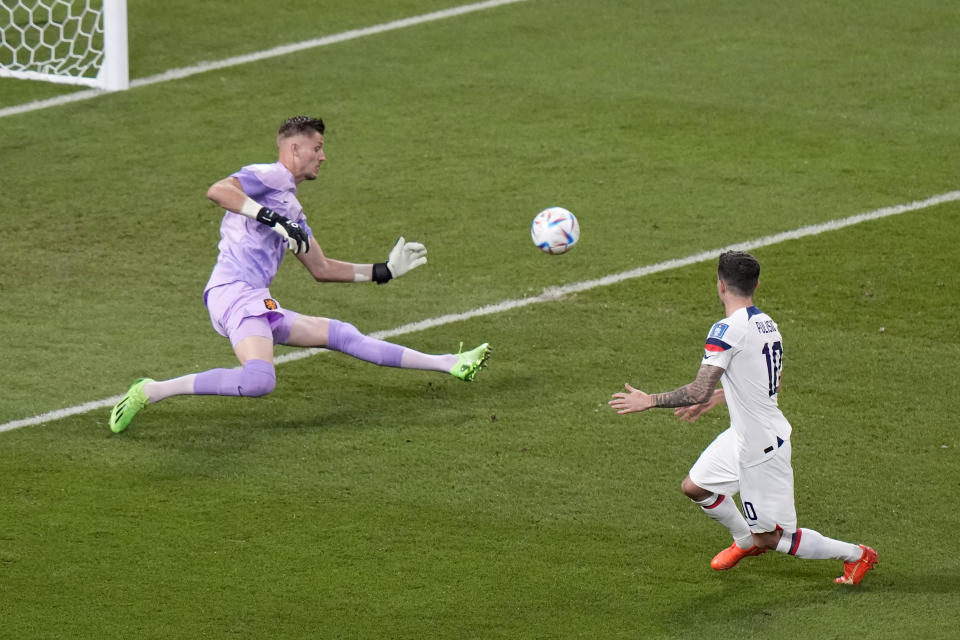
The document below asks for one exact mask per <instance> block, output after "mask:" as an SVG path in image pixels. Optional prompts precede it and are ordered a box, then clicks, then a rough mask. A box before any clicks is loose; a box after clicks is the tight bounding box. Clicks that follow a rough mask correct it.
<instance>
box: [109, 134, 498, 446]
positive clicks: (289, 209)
mask: <svg viewBox="0 0 960 640" xmlns="http://www.w3.org/2000/svg"><path fill="white" fill-rule="evenodd" d="M324 130H325V126H324V123H323V120H320V119H318V118H310V117H307V116H296V117H294V118H290V119H289V120H287V121H286V122H284V123H283V125H282V126H281V127H280V130H279V132H278V133H277V146H278V148H279V159H278V161H277V162H275V163H273V164H252V165H247V166H245V167H243V168H242V169H240V170H239V171H237V172H236V173H234V174H233V175H231V176H229V177H226V178H224V179H222V180H220V181H218V182H216V183H214V184H213V185H212V186H211V187H210V189H209V190H208V191H207V197H208V198H209V199H210V200H212V201H213V202H214V203H216V204H217V205H218V206H220V207H223V208H224V209H225V213H224V216H223V222H222V223H221V225H220V245H219V250H220V255H219V256H218V258H217V264H216V266H214V268H213V273H211V275H210V279H209V280H208V281H207V285H206V287H205V289H204V294H203V297H204V302H205V303H206V306H207V309H208V311H209V312H210V321H211V323H212V324H213V327H214V329H216V331H217V332H218V333H219V334H220V335H222V336H224V337H226V338H229V339H230V344H231V345H232V346H233V351H234V353H235V354H236V356H237V359H238V360H239V361H240V364H241V368H239V369H211V370H209V371H203V372H200V373H191V374H188V375H185V376H180V377H177V378H173V379H170V380H162V381H157V380H152V379H150V378H142V379H140V380H137V381H135V382H134V383H133V385H131V387H130V389H129V390H128V391H127V393H126V394H125V395H124V396H123V398H122V399H121V400H120V401H119V402H118V403H117V404H116V405H115V406H114V407H113V410H112V411H111V413H110V429H111V430H112V431H114V432H116V433H119V432H120V431H123V430H124V429H126V428H127V426H128V425H129V424H130V421H131V420H133V418H134V416H136V414H137V413H138V412H139V411H140V410H141V409H143V408H144V407H146V406H147V405H148V404H150V403H153V402H158V401H160V400H163V399H165V398H168V397H170V396H176V395H221V396H251V397H252V396H263V395H266V394H268V393H270V392H271V391H273V389H274V387H275V385H276V374H275V371H274V366H273V346H274V345H275V344H285V345H291V346H297V347H326V348H327V349H331V350H333V351H340V352H343V353H346V354H348V355H351V356H354V357H356V358H359V359H361V360H365V361H367V362H372V363H374V364H378V365H382V366H389V367H400V368H404V369H421V370H428V371H439V372H444V373H449V374H451V375H453V376H455V377H457V378H460V379H461V380H465V381H468V382H469V381H472V380H473V379H474V376H475V375H476V374H477V371H479V370H480V369H481V368H483V367H484V366H485V365H486V362H487V358H488V357H489V355H490V347H489V346H488V345H487V344H486V343H484V344H482V345H480V346H478V347H476V348H475V349H472V350H470V351H467V352H464V353H457V354H453V353H450V354H442V355H431V354H425V353H420V352H418V351H414V350H413V349H408V348H406V347H403V346H400V345H396V344H391V343H389V342H384V341H382V340H377V339H375V338H371V337H369V336H366V335H364V334H362V333H360V332H359V331H358V330H357V329H356V328H355V327H354V326H353V325H351V324H348V323H346V322H341V321H339V320H333V319H328V318H320V317H312V316H306V315H301V314H299V313H296V312H294V311H291V310H289V309H285V308H283V307H281V306H280V303H279V302H278V301H277V300H276V299H275V298H274V297H273V296H272V295H271V294H270V290H269V286H270V283H271V281H272V280H273V278H274V276H275V275H276V274H277V270H278V268H279V267H280V262H281V261H282V260H283V258H284V255H285V254H286V252H287V250H288V249H289V250H290V251H292V252H293V253H294V254H295V255H296V256H297V258H298V259H299V260H300V262H301V263H302V264H303V266H304V267H306V268H307V270H308V271H309V272H310V274H311V275H312V276H313V277H314V278H315V279H316V280H317V281H318V282H371V281H372V282H376V283H378V284H384V283H386V282H388V281H389V280H391V279H393V278H398V277H400V276H402V275H404V274H405V273H407V272H409V271H411V270H412V269H415V268H417V267H419V266H421V265H423V264H425V263H426V261H427V257H426V253H427V250H426V248H425V247H424V246H423V245H422V244H420V243H417V242H407V241H405V240H404V239H403V238H402V237H401V238H400V239H399V240H398V241H397V243H396V245H395V246H394V247H393V249H391V251H390V254H389V257H388V258H387V260H386V262H380V263H375V264H357V263H352V262H343V261H340V260H334V259H331V258H328V257H326V256H325V255H324V254H323V251H322V250H321V249H320V246H319V245H318V244H317V241H316V238H315V237H314V235H313V233H312V231H311V230H310V226H309V225H308V224H307V220H306V217H305V216H304V213H303V207H301V206H300V203H299V202H298V201H297V187H298V185H299V184H300V183H301V182H303V181H304V180H315V179H316V178H317V172H318V171H319V168H320V164H321V163H322V162H323V161H324V160H325V156H324V152H323V135H324Z"/></svg>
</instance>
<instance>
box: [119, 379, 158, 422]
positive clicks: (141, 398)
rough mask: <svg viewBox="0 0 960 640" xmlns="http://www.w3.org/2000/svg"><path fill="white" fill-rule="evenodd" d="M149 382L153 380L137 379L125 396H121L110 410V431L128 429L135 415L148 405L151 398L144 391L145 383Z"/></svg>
mask: <svg viewBox="0 0 960 640" xmlns="http://www.w3.org/2000/svg"><path fill="white" fill-rule="evenodd" d="M148 382H153V380H151V379H150V378H140V379H139V380H135V381H134V383H133V384H132V385H130V388H129V389H127V392H126V393H125V394H124V396H123V397H122V398H120V402H118V403H117V404H115V405H113V410H112V411H110V431H113V432H114V433H120V432H121V431H123V430H124V429H126V428H127V425H129V424H130V422H131V421H132V420H133V417H134V416H135V415H137V414H138V413H139V412H140V410H141V409H143V408H144V407H145V406H147V403H148V402H150V399H149V398H148V397H147V394H145V393H144V392H143V385H145V384H147V383H148Z"/></svg>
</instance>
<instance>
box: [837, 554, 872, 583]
mask: <svg viewBox="0 0 960 640" xmlns="http://www.w3.org/2000/svg"><path fill="white" fill-rule="evenodd" d="M860 548H861V549H863V555H861V556H860V559H859V560H857V561H856V562H844V563H843V575H842V576H840V577H839V578H837V579H836V580H834V582H836V583H837V584H860V581H861V580H863V576H865V575H867V571H870V569H873V568H874V567H875V566H876V565H877V552H876V551H874V550H873V549H871V548H870V547H868V546H865V545H860Z"/></svg>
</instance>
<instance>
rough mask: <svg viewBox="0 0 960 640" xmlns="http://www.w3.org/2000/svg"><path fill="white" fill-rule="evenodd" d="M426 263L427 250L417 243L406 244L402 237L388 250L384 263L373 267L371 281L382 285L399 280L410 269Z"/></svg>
mask: <svg viewBox="0 0 960 640" xmlns="http://www.w3.org/2000/svg"><path fill="white" fill-rule="evenodd" d="M426 262H427V248H426V247H425V246H423V245H422V244H420V243H419V242H407V241H406V240H404V239H403V236H400V238H399V239H398V240H397V244H395V245H394V246H393V249H391V250H390V256H389V257H388V258H387V261H386V262H378V263H376V264H374V265H373V280H374V282H376V283H377V284H384V283H385V282H387V281H389V280H390V279H391V278H399V277H400V276H402V275H403V274H405V273H407V272H408V271H410V270H411V269H416V268H417V267H419V266H420V265H422V264H426Z"/></svg>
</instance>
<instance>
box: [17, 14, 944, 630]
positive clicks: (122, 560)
mask: <svg viewBox="0 0 960 640" xmlns="http://www.w3.org/2000/svg"><path fill="white" fill-rule="evenodd" d="M269 6H270V5H269V3H261V2H254V1H253V0H234V1H233V2H204V3H195V2H187V1H185V0H178V1H176V2H165V3H153V2H147V1H146V0H130V1H129V19H130V48H131V74H132V76H133V77H134V78H142V77H147V76H151V75H155V74H158V73H161V72H163V71H164V70H166V69H170V68H176V67H186V66H190V65H193V64H197V63H199V62H202V61H209V60H217V59H222V58H226V57H229V56H233V55H239V54H243V53H250V52H254V51H259V50H264V49H268V48H270V47H273V46H276V45H279V44H285V43H289V42H296V41H300V40H306V39H309V38H315V37H319V36H323V35H328V34H333V33H339V32H342V31H346V30H349V29H356V28H361V27H365V26H369V25H373V24H380V23H386V22H389V21H391V20H396V19H399V18H403V17H407V16H412V15H419V14H424V13H428V12H431V11H436V10H439V9H442V8H445V7H448V6H451V5H450V4H447V3H445V2H444V1H443V0H402V1H391V2H387V1H386V0H377V1H370V2H363V3H354V2H347V1H346V0H337V1H334V2H324V3H322V7H320V6H319V5H318V4H317V3H315V2H307V1H297V2H289V3H284V7H285V10H284V11H282V12H279V13H275V11H274V10H272V9H269V8H268V7H269ZM958 19H960V13H958V8H957V7H956V6H954V4H953V3H949V2H943V1H939V0H914V1H913V2H909V3H908V2H888V3H871V4H870V5H864V4H863V3H856V2H852V1H850V0H840V1H831V2H828V1H826V0H812V1H811V2H804V3H796V2H786V1H781V0H775V1H773V2H766V3H739V4H730V3H720V4H717V3H708V2H699V1H693V0H680V1H676V0H671V1H667V0H642V1H638V2H629V3H627V2H618V1H615V0H595V1H593V2H585V1H582V0H580V1H576V0H528V1H526V2H520V3H517V4H514V5H507V6H502V7H497V8H492V9H489V10H485V11H480V12H476V13H471V14H467V15H463V16H459V17H456V18H450V19H447V20H442V21H437V22H432V23H429V24H423V25H419V26H416V27H411V28H407V29H400V30H396V31H391V32H388V33H384V34H381V35H377V36H370V37H366V38H362V39H357V40H352V41H349V42H344V43H341V44H337V45H333V46H328V47H323V48H319V49H313V50H309V51H303V52H300V53H296V54H292V55H288V56H284V57H281V58H273V59H270V60H264V61H262V62H256V63H251V64H246V65H242V66H237V67H232V68H229V69H223V70H220V71H212V72H208V73H204V74H201V75H196V76H192V77H190V78H186V79H182V80H178V81H173V82H166V83H160V84H155V85H151V86H148V87H142V88H137V89H133V90H130V91H127V92H123V93H117V94H111V95H106V96H101V97H98V98H96V99H93V100H88V101H83V102H77V103H73V104H67V105H64V106H59V107H54V108H49V109H45V110H42V111H35V112H30V113H24V114H20V115H14V116H8V117H4V118H0V158H2V159H3V169H2V171H0V202H2V203H3V205H2V210H3V217H2V220H3V224H2V225H0V247H2V251H0V301H2V305H3V308H4V310H5V314H4V317H5V329H4V331H2V332H0V355H2V356H3V360H4V365H3V367H2V369H0V423H7V422H10V421H13V420H17V419H21V418H27V417H31V416H35V415H38V414H42V413H44V412H49V411H54V410H57V409H62V408H65V407H72V406H75V405H78V404H82V403H84V402H90V401H96V400H101V399H104V398H107V397H110V396H113V395H116V394H119V393H121V392H123V391H124V390H125V389H126V387H127V386H128V385H129V383H130V382H131V381H132V380H133V379H134V378H136V377H140V376H143V375H149V376H151V377H154V378H166V377H171V376H175V375H179V374H183V373H188V372H192V371H199V370H204V369H209V368H211V367H217V366H233V364H234V363H235V361H234V358H233V355H232V352H231V351H230V348H229V345H228V343H227V342H226V340H224V339H222V338H220V337H219V336H217V335H216V334H215V333H214V331H213V330H212V329H211V328H210V326H209V321H208V318H207V315H206V311H205V309H204V308H203V304H202V301H201V298H200V295H201V292H202V288H203V285H204V283H205V281H206V278H207V276H208V274H209V270H210V268H211V267H212V265H213V261H214V259H215V255H216V254H215V244H216V240H217V228H218V224H219V220H220V212H219V211H217V210H216V208H215V207H214V206H213V205H212V204H210V203H209V202H208V201H206V200H205V198H204V194H205V191H206V188H207V187H208V186H209V185H210V184H211V183H212V182H214V181H216V180H217V179H219V178H221V177H223V176H225V175H227V174H229V173H231V172H232V171H234V170H236V169H237V168H239V167H240V166H241V165H243V164H246V163H251V162H267V161H272V160H274V158H275V147H274V143H273V132H274V131H275V130H276V127H277V126H278V125H279V123H280V122H281V121H282V120H283V119H285V118H286V117H288V116H290V115H294V114H298V113H308V114H312V115H319V116H322V117H323V118H324V119H325V120H326V121H327V124H328V135H327V154H328V158H329V159H328V163H327V164H326V166H325V167H324V168H322V169H321V173H320V178H319V179H318V180H317V181H316V182H315V183H309V184H304V185H302V188H301V191H300V197H301V201H302V202H303V204H304V206H305V208H306V210H307V213H308V219H309V221H310V223H311V226H312V227H313V229H314V231H315V232H316V234H317V236H318V239H319V241H320V244H321V246H323V248H324V250H325V252H326V253H327V254H329V255H331V256H332V257H336V258H342V259H345V260H352V261H365V262H366V261H379V260H383V259H384V258H385V256H386V253H387V251H388V250H389V248H390V247H391V246H392V244H393V242H394V240H395V239H396V237H397V236H398V235H401V234H402V235H405V236H406V237H407V238H409V239H416V240H420V241H422V242H424V243H425V244H426V245H427V247H428V248H429V252H430V253H429V258H430V262H429V263H428V264H427V265H426V266H425V267H424V268H422V269H418V270H417V271H415V272H413V273H411V274H410V275H409V276H406V277H404V278H403V279H401V280H398V281H395V282H392V283H390V284H389V285H387V286H384V287H376V286H372V285H332V284H327V285H317V284H315V283H313V282H312V281H311V280H310V278H309V276H308V274H307V273H306V271H305V270H303V269H302V268H300V266H299V264H296V261H295V260H293V259H292V258H291V259H289V260H287V263H286V264H285V265H284V267H283V268H282V270H281V273H280V275H279V277H278V278H277V280H276V282H275V285H274V286H273V287H272V291H273V293H274V294H275V296H276V297H277V298H278V299H279V300H280V301H281V302H282V303H283V304H284V305H285V306H287V307H289V308H292V309H296V310H298V311H301V312H304V313H310V314H316V315H324V316H329V317H335V318H340V319H343V320H347V321H349V322H352V323H354V324H355V325H357V326H358V327H359V328H360V329H361V330H362V331H364V332H368V333H370V332H374V331H385V330H390V329H392V328H394V327H398V326H401V325H404V324H407V323H411V322H415V321H418V320H423V319H427V318H434V317H438V316H442V315H444V314H451V313H460V312H465V311H469V310H471V309H476V308H478V307H481V306H484V305H489V304H494V303H497V302H500V301H503V300H509V299H516V298H522V297H527V296H534V295H537V294H539V293H540V292H541V291H542V290H543V289H544V288H545V287H551V286H556V285H563V284H570V283H576V282H581V281H585V280H589V279H593V278H599V277H602V276H604V275H607V274H611V273H618V272H621V271H624V270H627V269H632V268H635V267H639V266H642V265H648V264H654V263H658V262H661V261H664V260H668V259H671V258H680V257H685V256H688V255H693V254H696V253H698V252H701V251H704V250H708V249H713V248H719V247H723V246H726V245H729V244H733V243H736V242H741V241H745V240H752V239H755V238H761V237H765V236H768V235H770V234H774V233H778V232H782V231H787V230H791V229H795V228H798V227H801V226H804V225H810V224H815V223H820V222H825V221H829V220H833V219H837V218H843V217H846V216H849V215H852V214H856V213H861V212H865V211H872V210H875V209H878V208H881V207H885V206H889V205H895V204H901V203H906V202H910V201H914V200H918V199H923V198H926V197H928V196H931V195H935V194H941V193H946V192H950V191H953V190H956V189H958V188H960V178H958V174H957V170H956V169H957V166H958V163H957V149H960V121H958V120H957V118H956V114H957V111H958V108H960V97H958V96H960V94H958V93H957V91H956V81H955V80H956V78H955V76H956V70H957V69H958V68H960V49H958V48H957V46H956V44H957V41H958V32H957V27H956V25H957V24H958ZM71 91H73V89H69V88H64V87H58V86H54V85H44V84H40V83H30V82H23V81H15V80H8V79H4V80H0V108H3V107H9V106H12V105H17V104H22V103H25V102H28V101H30V100H35V99H43V98H47V97H51V96H55V95H59V94H63V93H69V92H71ZM551 205H560V206H564V207H567V208H569V209H571V210H572V211H574V212H575V213H576V214H577V215H578V217H579V219H580V222H581V226H582V230H583V236H582V240H581V242H580V244H579V245H578V246H577V247H576V248H574V249H573V250H572V251H571V252H570V253H569V254H567V255H563V256H546V255H542V254H540V253H539V252H537V251H536V250H535V249H534V247H533V246H532V245H531V243H530V240H529V236H528V226H529V223H530V220H531V219H532V217H533V216H534V214H536V212H537V211H539V210H540V209H542V208H545V207H547V206H551ZM958 219H960V204H958V203H957V202H952V203H947V204H942V205H939V206H936V207H931V208H927V209H923V210H920V211H915V212H911V213H904V214H901V215H897V216H893V217H889V218H884V219H882V220H877V221H873V222H868V223H863V224H860V225H856V226H853V227H849V228H846V229H843V230H839V231H832V232H827V233H824V234H821V235H816V236H811V237H806V238H803V239H800V240H793V241H786V242H782V243H779V244H773V245H770V246H765V247H762V248H760V249H757V250H756V251H755V253H756V255H757V256H758V258H759V259H760V261H761V264H762V265H763V269H764V271H763V275H762V277H761V288H760V290H759V292H758V296H757V304H758V306H760V307H761V308H762V309H764V310H765V311H767V312H768V313H770V314H771V315H772V316H773V317H774V318H775V319H777V320H778V322H779V324H780V327H781V330H782V331H783V333H784V336H785V346H786V356H785V359H786V364H785V369H784V390H783V393H782V395H781V406H782V407H783V409H784V411H785V413H786V414H787V416H788V418H789V419H790V420H791V422H792V423H793V425H794V437H793V446H794V467H795V471H796V484H797V509H798V516H799V522H800V524H801V526H807V527H810V528H814V529H817V530H819V531H821V532H822V533H824V534H825V535H828V536H832V537H836V538H841V539H846V540H850V541H855V542H863V543H866V544H870V545H872V546H874V547H875V548H876V549H877V550H878V552H879V554H880V565H879V567H878V569H877V570H876V571H874V572H871V573H870V574H868V576H867V578H866V580H865V581H864V583H863V584H862V585H861V586H859V587H857V588H843V587H838V586H837V585H834V584H832V578H833V577H835V576H836V575H839V571H840V563H839V562H834V561H819V562H818V561H802V560H798V559H795V558H789V557H785V556H780V555H778V554H772V553H770V554H767V555H765V556H763V557H761V558H749V559H747V560H745V561H744V563H743V564H742V566H740V567H738V568H737V569H735V570H734V571H730V572H726V573H722V574H720V573H716V572H713V571H711V570H710V568H709V560H710V558H711V557H712V556H713V554H714V553H716V552H717V551H718V550H719V549H721V548H722V547H723V546H725V545H727V544H728V543H729V541H728V539H727V536H726V534H725V532H724V531H722V530H721V529H720V527H719V526H718V525H716V524H715V523H713V522H712V521H709V520H708V519H706V518H704V517H703V516H702V514H700V513H699V512H698V510H697V509H696V507H694V506H693V505H692V504H691V503H690V502H689V501H688V500H687V499H686V498H685V497H684V496H683V495H682V494H681V493H680V490H679V483H680V480H681V479H682V478H683V476H684V474H685V473H686V471H687V470H688V468H689V466H690V465H691V464H692V462H693V461H694V460H695V458H696V456H697V455H698V454H699V452H700V451H701V450H702V448H703V447H704V446H705V445H706V444H707V443H708V442H709V441H710V440H711V439H712V438H713V436H714V435H715V434H716V433H717V432H719V431H720V430H721V429H723V428H724V427H725V426H726V423H725V419H726V415H725V413H724V412H723V411H721V412H719V413H716V414H714V415H707V416H704V417H703V418H702V419H701V420H700V421H698V422H697V423H695V424H693V425H689V424H686V423H679V422H677V421H676V420H675V419H674V418H673V417H672V416H671V415H670V413H669V412H666V411H664V412H660V413H648V414H643V415H639V416H636V415H635V416H624V417H621V416H617V415H616V414H615V413H613V412H612V411H610V410H609V409H608V408H607V406H606V400H607V399H608V398H609V396H610V394H611V393H613V392H615V391H618V390H620V389H621V388H622V385H623V383H624V382H631V383H632V384H634V385H635V386H639V387H641V388H644V389H646V390H648V391H662V390H667V389H672V388H674V387H676V386H678V385H680V384H683V383H685V382H688V381H689V380H690V379H692V377H693V375H694V374H695V372H696V369H697V367H698V366H699V356H700V349H701V346H702V340H703V337H704V335H705V333H706V331H707V329H708V328H709V327H710V325H711V323H712V322H714V321H715V320H717V319H719V318H720V316H721V315H722V309H721V307H720V306H719V304H718V302H717V300H716V294H715V291H714V289H713V278H714V268H715V266H714V263H713V262H704V263H698V264H694V265H691V266H687V267H684V268H680V269H673V270H668V271H664V272H661V273H658V274H654V275H651V276H648V277H645V278H641V279H634V280H628V281H625V282H621V283H619V284H615V285H611V286H607V287H599V288H594V289H590V290H588V291H582V292H580V293H576V294H571V295H567V296H565V297H562V298H561V299H558V300H556V301H552V302H545V303H539V304H534V305H529V306H525V307H522V308H519V309H514V310H512V311H507V312H503V313H498V314H491V315H486V316H482V317H477V318H472V319H469V320H464V321H459V322H455V323H451V324H446V325H442V326H438V327H434V328H431V329H428V330H423V331H419V332H416V333H410V334H406V335H402V336H398V337H396V338H394V341H396V342H400V343H403V344H407V345H409V346H411V347H414V348H417V349H420V350H423V351H428V352H446V351H450V350H455V349H456V347H457V345H458V343H459V342H460V341H461V340H462V341H464V342H465V343H466V346H473V345H474V344H477V343H479V342H483V341H489V342H490V343H491V344H492V345H493V346H494V349H495V351H494V356H493V358H492V360H491V363H490V367H489V368H488V369H487V370H485V371H484V372H482V373H481V374H480V375H479V376H478V378H477V381H476V383H474V384H470V385H466V384H463V383H461V382H459V381H457V380H454V379H453V378H447V377H443V376H439V375H436V374H429V373H422V372H411V371H399V370H394V369H378V368H375V367H373V366H372V365H368V364H365V363H361V362H357V361H355V360H352V359H350V358H348V357H346V356H343V355H341V354H334V353H322V354H319V355H316V356H313V357H309V358H306V359H302V360H297V361H294V362H288V363H285V364H282V365H280V366H279V367H278V371H277V373H278V386H277V389H276V391H275V392H274V393H273V394H271V395H269V396H267V397H265V398H260V399H225V398H214V397H203V398H174V399H171V400H169V401H166V402H163V403H161V404H158V405H155V406H152V407H150V408H149V409H148V410H147V411H146V412H145V413H143V415H142V416H139V417H138V418H137V420H136V421H135V422H134V423H133V425H132V426H131V428H130V429H129V430H128V432H126V433H124V434H122V435H119V436H111V435H110V434H109V429H108V428H107V426H106V422H107V417H108V411H107V410H106V409H101V410H97V411H93V412H89V413H85V414H82V415H76V416H73V417H70V418H67V419H63V420H57V421H53V422H49V423H46V424H42V425H37V426H30V427H25V428H21V429H17V430H12V431H8V432H4V433H0V478H2V484H3V489H2V491H0V523H2V526H0V638H17V639H21V638H44V639H46V638H128V637H138V638H410V639H420V638H504V639H507V638H509V639H516V638H591V639H593V638H603V639H607V638H623V639H628V638H630V639H633V638H664V639H681V638H691V639H693V638H730V637H745V636H751V637H765V638H790V639H795V638H818V639H819V638H846V637H870V638H881V639H884V638H889V639H899V638H952V637H955V635H956V629H957V628H958V625H960V579H958V576H960V561H958V560H957V558H956V555H955V554H954V553H953V545H952V536H953V532H954V531H956V530H957V528H958V524H960V516H958V514H957V510H956V508H955V505H956V495H957V492H958V490H960V459H958V451H960V438H958V436H957V429H956V425H955V423H956V419H955V418H954V414H955V411H954V408H953V406H952V405H951V404H950V402H951V401H952V400H951V399H952V398H955V397H957V396H958V395H960V384H958V382H957V378H956V377H955V376H953V374H951V373H950V371H952V370H953V365H954V364H955V363H956V362H957V361H958V359H960V342H958V338H957V336H958V335H960V320H958V314H957V308H958V301H960V286H958V283H957V271H958V268H960V252H958V251H957V243H958V240H960V233H958V231H957V221H958ZM287 352H289V350H288V349H278V353H287Z"/></svg>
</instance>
